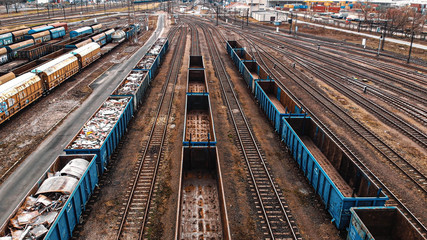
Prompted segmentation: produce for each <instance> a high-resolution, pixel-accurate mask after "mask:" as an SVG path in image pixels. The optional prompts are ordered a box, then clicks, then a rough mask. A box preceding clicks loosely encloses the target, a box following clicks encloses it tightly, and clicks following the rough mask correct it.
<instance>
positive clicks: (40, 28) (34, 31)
mask: <svg viewBox="0 0 427 240" xmlns="http://www.w3.org/2000/svg"><path fill="white" fill-rule="evenodd" d="M53 28H54V27H53V26H41V27H37V28H32V29H31V30H28V34H29V35H31V34H34V33H39V32H44V31H47V30H50V29H53Z"/></svg>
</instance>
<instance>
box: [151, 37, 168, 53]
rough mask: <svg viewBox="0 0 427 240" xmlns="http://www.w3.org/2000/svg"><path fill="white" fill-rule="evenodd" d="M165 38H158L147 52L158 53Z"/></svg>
mask: <svg viewBox="0 0 427 240" xmlns="http://www.w3.org/2000/svg"><path fill="white" fill-rule="evenodd" d="M165 42H166V38H159V39H158V40H157V41H156V43H154V45H153V46H152V47H151V49H150V51H149V53H150V54H152V55H159V54H160V50H162V47H163V45H165Z"/></svg>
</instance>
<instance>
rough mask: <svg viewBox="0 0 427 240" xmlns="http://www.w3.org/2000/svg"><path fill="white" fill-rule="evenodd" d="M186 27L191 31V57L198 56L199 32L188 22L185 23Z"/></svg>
mask: <svg viewBox="0 0 427 240" xmlns="http://www.w3.org/2000/svg"><path fill="white" fill-rule="evenodd" d="M187 24H188V26H190V30H191V53H190V54H191V56H200V55H201V51H200V40H199V31H198V30H197V27H196V26H195V25H194V24H193V23H191V22H190V21H187Z"/></svg>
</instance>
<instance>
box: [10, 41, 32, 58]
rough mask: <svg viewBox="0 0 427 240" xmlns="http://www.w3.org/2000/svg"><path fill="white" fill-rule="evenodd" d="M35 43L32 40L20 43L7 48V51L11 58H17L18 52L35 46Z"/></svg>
mask: <svg viewBox="0 0 427 240" xmlns="http://www.w3.org/2000/svg"><path fill="white" fill-rule="evenodd" d="M33 45H34V41H33V40H32V39H28V40H25V41H22V42H19V43H14V44H11V45H9V46H6V49H7V51H8V54H9V57H12V58H16V57H17V55H18V50H20V49H23V48H26V47H29V46H33Z"/></svg>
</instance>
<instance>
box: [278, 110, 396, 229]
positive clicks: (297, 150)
mask: <svg viewBox="0 0 427 240" xmlns="http://www.w3.org/2000/svg"><path fill="white" fill-rule="evenodd" d="M282 119H283V120H282V124H283V125H282V128H281V129H282V130H281V138H282V140H283V141H284V142H285V143H286V145H287V146H288V148H289V151H290V152H291V155H292V157H293V158H294V159H295V161H296V162H297V163H298V165H299V167H300V169H301V170H302V171H303V172H304V175H305V176H306V177H307V179H308V181H309V183H310V184H311V185H312V186H313V188H314V190H315V192H316V193H317V194H318V195H319V196H320V197H321V199H322V201H323V203H324V204H325V207H326V209H327V210H328V212H329V213H330V215H331V216H332V217H333V221H334V223H335V225H336V226H337V228H339V229H344V228H345V227H347V226H348V224H349V222H350V208H351V207H357V206H384V204H385V202H386V200H388V197H387V196H385V195H384V194H383V193H382V192H381V191H380V190H379V188H378V187H377V186H376V185H375V184H374V183H373V182H371V181H370V179H369V178H368V177H367V176H366V175H365V174H364V173H363V172H362V171H361V170H360V169H359V168H358V167H357V166H356V165H355V164H354V163H353V162H352V161H351V160H350V159H348V158H347V157H346V156H345V154H344V153H342V152H339V151H340V150H339V148H338V147H337V146H335V148H336V149H334V146H333V145H331V142H329V140H328V136H327V135H325V134H324V133H323V131H322V130H321V129H320V128H319V127H316V126H315V123H314V122H312V120H311V119H310V118H309V117H301V116H287V117H283V118H282ZM292 125H293V126H294V127H297V130H295V128H294V127H293V126H292ZM301 131H302V132H315V135H316V137H317V140H314V142H315V143H317V144H320V145H322V146H324V149H326V148H327V149H330V151H334V156H335V157H337V158H339V161H337V162H339V164H341V165H340V166H341V168H340V169H339V170H337V172H338V173H339V174H340V175H341V177H342V179H343V180H344V181H345V182H346V183H347V184H348V185H349V186H350V187H351V188H353V189H354V192H353V194H354V195H355V197H354V196H352V195H353V194H350V196H348V195H347V196H344V194H343V193H342V192H341V191H340V189H339V188H338V187H337V186H336V184H335V182H334V181H333V180H332V179H331V178H330V176H329V175H328V174H327V172H326V171H325V170H324V169H323V167H322V166H321V164H320V163H319V162H318V160H317V159H316V158H315V157H314V156H313V155H312V154H311V152H310V150H309V149H308V148H307V146H306V145H305V144H304V142H303V141H302V140H301V138H300V136H303V135H304V137H307V136H310V135H307V134H302V133H301ZM332 143H333V142H332ZM319 149H320V150H322V151H323V149H321V148H319ZM325 156H328V154H327V153H325ZM333 160H336V159H333ZM329 161H332V160H329ZM337 162H335V163H334V162H330V163H328V164H330V165H332V167H334V168H336V166H334V164H338V163H337Z"/></svg>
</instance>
